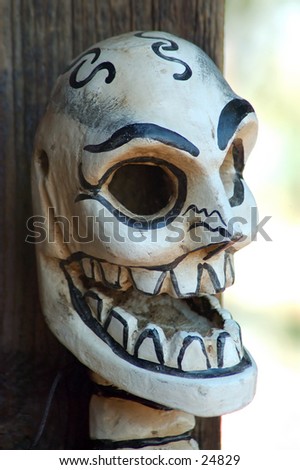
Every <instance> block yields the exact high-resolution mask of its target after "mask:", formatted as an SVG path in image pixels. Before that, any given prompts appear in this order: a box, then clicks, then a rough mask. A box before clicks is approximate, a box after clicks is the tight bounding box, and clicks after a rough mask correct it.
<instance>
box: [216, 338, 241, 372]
mask: <svg viewBox="0 0 300 470" xmlns="http://www.w3.org/2000/svg"><path fill="white" fill-rule="evenodd" d="M225 334H226V332H225V333H223V335H225ZM223 338H224V343H223V345H222V347H223V358H222V354H221V357H220V361H219V359H218V364H219V367H232V366H235V365H236V364H238V363H239V362H240V357H239V353H238V350H237V348H236V346H235V343H234V341H233V339H232V338H231V337H230V336H229V335H228V334H227V336H223Z"/></svg>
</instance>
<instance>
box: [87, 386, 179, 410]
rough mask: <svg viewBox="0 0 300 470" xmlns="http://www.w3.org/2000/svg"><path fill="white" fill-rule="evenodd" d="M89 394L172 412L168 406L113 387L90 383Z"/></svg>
mask: <svg viewBox="0 0 300 470" xmlns="http://www.w3.org/2000/svg"><path fill="white" fill-rule="evenodd" d="M91 393H92V394H95V395H97V396H100V397H108V398H121V399H122V400H126V401H133V402H136V403H140V404H141V405H144V406H148V407H149V408H153V409H154V410H160V411H171V410H172V408H170V407H169V406H165V405H161V404H160V403H155V402H154V401H151V400H147V399H146V398H143V397H138V396H136V395H133V394H132V393H129V392H126V391H125V390H122V389H120V388H117V387H116V386H114V385H101V384H98V383H96V382H92V381H91Z"/></svg>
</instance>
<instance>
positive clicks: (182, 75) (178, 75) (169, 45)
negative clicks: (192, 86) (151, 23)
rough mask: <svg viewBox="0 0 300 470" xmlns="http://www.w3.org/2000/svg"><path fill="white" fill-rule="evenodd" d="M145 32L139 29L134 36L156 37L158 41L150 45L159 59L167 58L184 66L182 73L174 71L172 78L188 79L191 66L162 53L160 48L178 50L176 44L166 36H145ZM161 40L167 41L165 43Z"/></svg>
mask: <svg viewBox="0 0 300 470" xmlns="http://www.w3.org/2000/svg"><path fill="white" fill-rule="evenodd" d="M145 34H146V33H145V32H144V31H141V32H139V33H136V34H135V36H136V37H137V38H143V39H154V40H155V39H158V40H159V42H154V43H153V44H152V46H151V48H152V50H153V52H154V54H156V55H157V56H158V57H160V58H161V59H164V60H167V61H169V62H176V63H178V64H181V65H183V66H184V67H185V71H184V72H183V73H174V74H173V78H174V79H175V80H182V81H185V80H189V79H190V78H191V76H192V74H193V72H192V69H191V67H190V66H189V65H188V64H187V63H186V62H184V61H183V60H181V59H177V58H176V57H169V56H167V55H164V54H163V53H162V52H161V50H160V49H162V50H163V51H178V50H179V47H178V44H177V43H176V42H175V41H173V40H172V39H167V38H163V37H157V36H145ZM161 41H167V44H166V43H164V42H161Z"/></svg>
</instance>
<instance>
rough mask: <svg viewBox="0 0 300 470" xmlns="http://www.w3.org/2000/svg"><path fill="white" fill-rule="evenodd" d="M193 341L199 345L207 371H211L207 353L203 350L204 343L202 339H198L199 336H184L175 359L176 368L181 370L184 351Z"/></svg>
mask: <svg viewBox="0 0 300 470" xmlns="http://www.w3.org/2000/svg"><path fill="white" fill-rule="evenodd" d="M193 341H198V342H199V343H200V346H201V349H202V352H203V354H204V356H205V359H206V367H207V369H211V364H210V361H209V359H208V355H207V352H206V349H205V346H204V341H203V339H202V338H200V337H199V336H195V335H189V336H186V337H185V338H184V340H183V343H182V347H181V349H180V351H179V354H178V358H177V363H178V368H179V369H180V370H182V361H183V358H184V354H185V351H186V350H187V348H188V346H189V345H190V344H191V343H192V342H193Z"/></svg>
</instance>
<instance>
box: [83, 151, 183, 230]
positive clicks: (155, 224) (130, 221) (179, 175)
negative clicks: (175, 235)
mask: <svg viewBox="0 0 300 470" xmlns="http://www.w3.org/2000/svg"><path fill="white" fill-rule="evenodd" d="M130 163H156V164H157V165H158V166H160V167H166V168H167V169H168V170H169V171H170V172H171V173H172V174H173V175H174V176H175V178H176V179H177V188H178V194H177V199H176V201H175V203H174V205H173V207H172V208H171V209H170V210H169V212H167V214H165V215H164V216H159V217H155V218H153V219H146V217H143V218H133V217H130V216H128V215H126V214H124V213H123V212H121V211H120V210H119V209H117V208H116V207H114V206H113V205H112V203H111V202H109V201H108V200H107V199H106V198H105V197H104V196H103V195H102V194H100V190H101V186H102V185H103V184H104V183H105V182H106V180H107V179H108V178H109V177H110V176H111V175H112V173H114V172H115V171H116V170H117V169H119V168H120V167H122V166H123V165H126V164H130ZM78 176H79V181H80V184H81V186H82V188H83V189H85V190H87V191H89V192H91V193H92V194H85V193H81V194H78V195H77V196H76V198H75V202H79V201H84V200H86V199H93V200H95V201H98V202H100V204H102V205H103V206H104V207H105V208H106V209H107V210H109V212H110V213H111V214H112V215H113V216H114V217H116V219H117V220H119V222H122V223H123V224H124V225H128V226H129V227H135V228H136V229H140V230H153V229H159V228H163V227H165V226H167V225H169V224H170V223H171V222H173V220H175V219H176V217H178V215H179V214H180V212H181V209H182V207H183V206H184V203H185V200H186V194H187V177H186V175H185V173H184V172H183V171H182V170H180V169H179V168H178V167H176V166H175V165H173V164H172V163H169V162H167V161H166V160H162V159H160V158H156V157H136V158H130V159H127V160H123V161H122V162H118V163H116V164H115V165H113V166H112V167H111V168H110V169H109V170H107V171H106V172H105V174H104V175H103V176H102V177H101V178H100V180H99V181H98V184H97V185H92V184H90V183H89V182H88V181H87V180H86V179H85V177H84V175H83V172H82V163H79V165H78Z"/></svg>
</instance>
